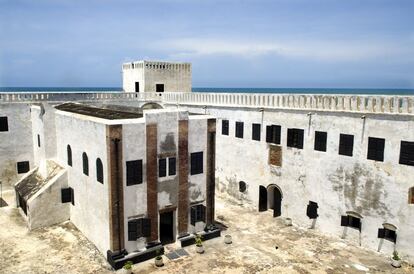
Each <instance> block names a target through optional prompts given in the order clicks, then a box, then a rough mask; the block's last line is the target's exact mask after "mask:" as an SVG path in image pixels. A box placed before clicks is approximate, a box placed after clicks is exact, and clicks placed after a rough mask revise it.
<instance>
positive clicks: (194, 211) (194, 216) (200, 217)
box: [190, 204, 206, 225]
mask: <svg viewBox="0 0 414 274" xmlns="http://www.w3.org/2000/svg"><path fill="white" fill-rule="evenodd" d="M190 211H191V224H192V225H195V224H196V223H197V222H205V219H206V207H205V206H204V205H202V204H201V205H195V206H192V207H191V210H190Z"/></svg>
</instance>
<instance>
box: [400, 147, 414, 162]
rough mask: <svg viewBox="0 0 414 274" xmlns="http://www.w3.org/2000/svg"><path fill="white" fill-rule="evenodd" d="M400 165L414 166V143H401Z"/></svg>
mask: <svg viewBox="0 0 414 274" xmlns="http://www.w3.org/2000/svg"><path fill="white" fill-rule="evenodd" d="M399 163H400V164H401V165H409V166H414V142H406V141H401V147H400V161H399Z"/></svg>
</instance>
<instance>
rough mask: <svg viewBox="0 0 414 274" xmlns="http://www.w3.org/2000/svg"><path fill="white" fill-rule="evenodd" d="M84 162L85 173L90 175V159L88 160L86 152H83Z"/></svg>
mask: <svg viewBox="0 0 414 274" xmlns="http://www.w3.org/2000/svg"><path fill="white" fill-rule="evenodd" d="M82 164H83V174H85V175H87V176H89V161H88V155H87V154H86V153H85V152H84V153H82Z"/></svg>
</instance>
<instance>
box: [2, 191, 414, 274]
mask: <svg viewBox="0 0 414 274" xmlns="http://www.w3.org/2000/svg"><path fill="white" fill-rule="evenodd" d="M3 196H4V199H5V200H6V201H7V202H8V203H9V204H13V199H14V197H13V193H12V192H11V191H10V192H9V191H7V192H6V193H4V194H3ZM216 216H217V219H218V221H219V222H221V223H222V224H223V225H225V226H227V227H228V228H227V230H226V231H223V233H222V235H223V236H224V235H225V234H231V236H232V238H233V244H230V245H226V244H225V243H224V237H223V236H222V237H221V238H216V239H212V240H209V241H206V242H204V248H205V253H204V254H197V253H196V252H195V246H189V247H186V248H185V250H186V251H187V252H188V254H189V255H188V256H184V257H180V258H178V259H175V260H169V259H168V258H166V257H165V256H163V258H164V263H165V266H164V267H161V268H157V267H155V266H154V261H153V260H149V261H146V262H143V263H140V264H136V265H134V266H133V273H135V274H138V273H140V274H141V273H189V274H190V273H191V274H193V273H287V274H288V273H329V274H331V273H332V274H333V273H414V268H413V267H412V266H410V265H407V264H403V267H402V268H400V269H395V268H393V267H392V266H391V265H390V262H389V258H387V257H385V256H382V255H380V254H378V253H376V252H373V251H369V250H365V249H362V248H359V247H357V246H352V245H350V244H348V243H346V242H345V241H343V240H341V239H339V238H331V237H327V236H324V235H321V234H320V233H318V232H317V231H313V230H308V229H300V228H298V227H295V226H290V227H287V226H285V225H284V224H283V222H282V220H281V219H274V218H273V217H272V214H271V212H270V211H269V212H265V213H260V214H258V213H257V212H254V211H250V210H248V209H246V208H244V207H242V206H240V205H237V204H233V203H231V202H230V201H229V200H227V199H223V198H220V197H218V198H217V199H216ZM276 247H277V249H276ZM174 249H179V247H178V245H177V246H176V245H175V244H172V245H169V246H167V247H166V253H168V252H169V251H171V250H174ZM118 272H120V271H118ZM0 273H114V272H113V271H111V270H110V266H109V265H108V264H107V263H106V260H105V258H104V257H103V256H102V255H101V254H100V253H99V252H98V251H97V250H96V249H95V247H94V246H93V244H91V243H90V242H89V241H88V240H87V239H86V238H85V237H83V235H82V234H81V233H80V232H79V231H78V230H77V229H76V227H75V226H73V225H72V224H71V223H70V222H66V223H63V224H61V225H57V226H53V227H49V228H43V229H38V230H35V231H31V232H28V231H27V228H26V226H25V222H24V220H23V218H22V217H21V216H20V214H19V212H18V210H17V209H16V208H13V207H12V206H7V207H2V208H0Z"/></svg>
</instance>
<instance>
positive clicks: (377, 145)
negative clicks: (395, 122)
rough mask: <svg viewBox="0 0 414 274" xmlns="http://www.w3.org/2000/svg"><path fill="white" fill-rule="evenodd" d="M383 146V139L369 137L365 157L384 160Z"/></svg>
mask: <svg viewBox="0 0 414 274" xmlns="http://www.w3.org/2000/svg"><path fill="white" fill-rule="evenodd" d="M384 146H385V139H382V138H374V137H369V138H368V153H367V159H369V160H375V161H381V162H383V161H384Z"/></svg>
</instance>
